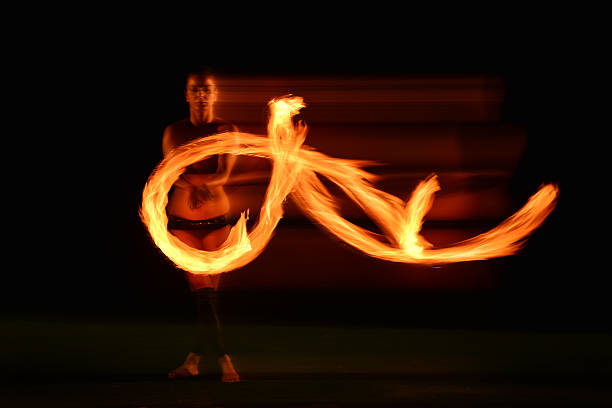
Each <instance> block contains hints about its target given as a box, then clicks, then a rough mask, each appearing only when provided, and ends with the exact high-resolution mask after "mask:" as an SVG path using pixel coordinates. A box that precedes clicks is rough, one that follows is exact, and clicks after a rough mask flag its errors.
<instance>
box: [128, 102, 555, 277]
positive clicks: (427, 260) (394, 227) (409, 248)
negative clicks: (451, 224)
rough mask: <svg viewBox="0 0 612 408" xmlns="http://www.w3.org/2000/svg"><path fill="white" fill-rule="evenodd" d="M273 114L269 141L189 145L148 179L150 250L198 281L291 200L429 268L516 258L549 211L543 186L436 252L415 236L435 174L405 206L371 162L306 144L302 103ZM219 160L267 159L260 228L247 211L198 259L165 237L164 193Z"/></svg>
mask: <svg viewBox="0 0 612 408" xmlns="http://www.w3.org/2000/svg"><path fill="white" fill-rule="evenodd" d="M269 107H270V119H269V122H268V136H267V137H266V136H258V135H253V134H249V133H243V132H226V133H221V134H217V135H214V136H208V137H206V138H201V139H198V140H195V141H193V142H191V143H188V144H186V145H183V146H181V147H179V148H177V149H175V150H174V151H173V152H172V153H171V154H169V155H168V156H167V157H166V158H165V159H164V160H163V161H162V162H161V163H160V164H159V165H158V166H157V167H156V169H155V170H154V171H153V173H152V174H151V176H150V177H149V179H148V181H147V183H146V185H145V188H144V191H143V199H142V207H141V209H140V216H141V219H142V221H143V222H144V224H145V225H146V226H147V228H148V230H149V233H150V234H151V237H152V239H153V241H154V242H155V244H156V245H157V246H158V247H159V249H160V250H161V251H162V252H163V253H164V254H165V255H166V256H167V257H168V258H169V259H170V260H171V261H172V262H174V263H175V264H176V266H177V267H179V268H181V269H184V270H186V271H188V272H191V273H195V274H219V273H223V272H227V271H231V270H234V269H237V268H240V267H242V266H244V265H246V264H248V263H249V262H251V261H252V260H253V259H255V258H256V257H257V256H258V255H259V254H260V253H261V252H262V251H263V250H264V249H265V247H266V245H267V244H268V242H269V241H270V239H271V238H272V235H273V233H274V229H275V228H276V225H277V224H278V222H279V221H280V219H281V218H282V216H283V202H284V201H285V199H286V198H287V196H289V195H290V196H291V198H292V199H293V200H294V201H295V202H296V204H297V205H298V206H299V207H300V209H301V210H302V211H303V212H304V214H306V215H307V216H308V217H309V218H310V219H312V220H313V221H315V222H316V223H317V224H318V225H321V226H322V227H324V228H325V229H327V230H328V231H329V232H330V233H332V234H333V235H335V236H336V237H338V238H339V239H341V240H343V241H345V242H346V243H348V244H349V245H352V246H353V247H355V248H357V249H358V250H360V251H362V252H364V253H365V254H367V255H369V256H372V257H375V258H379V259H383V260H387V261H392V262H403V263H411V264H429V265H439V264H444V263H452V262H464V261H473V260H484V259H490V258H495V257H502V256H508V255H512V254H515V253H516V252H517V251H519V250H520V249H521V247H522V246H523V245H524V242H525V240H526V239H527V237H528V236H529V235H530V234H531V233H532V232H533V231H534V230H535V229H537V228H538V227H539V226H540V225H541V224H542V222H544V220H545V219H546V217H547V216H548V215H549V214H550V213H551V212H552V210H553V209H554V208H555V204H556V199H557V196H558V194H559V189H558V187H557V186H556V185H554V184H546V185H543V186H542V187H540V189H539V190H538V191H537V192H536V193H535V194H534V195H532V196H531V197H530V198H529V200H528V201H527V203H526V204H525V205H524V206H523V207H522V208H521V209H519V210H518V211H517V212H516V213H514V214H513V215H512V216H510V217H509V218H507V219H506V220H504V221H503V222H502V223H500V224H499V225H498V226H496V227H495V228H493V229H491V230H489V231H487V232H485V233H482V234H480V235H477V236H475V237H473V238H470V239H468V240H465V241H461V242H459V243H457V244H454V245H451V246H447V247H443V248H434V246H433V245H432V244H431V243H430V242H428V241H427V240H426V239H425V238H424V237H423V236H422V235H420V231H421V227H422V224H423V217H424V216H425V215H426V214H427V212H428V211H429V210H430V209H431V207H432V204H433V199H434V194H435V192H436V191H438V190H440V186H439V183H438V181H437V177H436V175H431V176H429V177H428V178H426V179H425V180H423V181H422V182H421V183H420V184H419V185H418V186H417V187H416V188H415V190H414V191H413V193H412V195H411V197H410V199H409V200H408V201H407V202H405V201H404V200H402V199H401V198H399V197H396V196H394V195H392V194H388V193H386V192H384V191H381V190H379V189H377V188H375V187H374V185H373V182H374V181H375V179H376V178H377V176H376V175H374V174H371V173H368V172H366V171H365V170H363V169H362V167H364V166H365V165H366V164H369V163H368V162H365V161H357V160H346V159H338V158H333V157H329V156H326V155H325V154H323V153H320V152H318V151H316V150H314V149H312V148H310V147H308V146H303V143H304V140H305V138H306V133H307V130H308V128H307V126H306V125H305V124H304V123H302V122H299V123H298V124H294V123H293V121H292V118H293V116H295V115H296V114H297V113H298V112H299V111H300V109H302V108H303V107H305V104H304V101H303V99H302V98H301V97H298V96H287V97H282V98H278V99H273V100H271V101H270V102H269ZM237 140H239V143H237V142H236V141H237ZM217 154H232V155H248V156H256V157H262V158H267V159H270V160H272V161H273V166H272V173H271V177H270V184H269V187H268V189H267V191H266V195H265V199H264V202H263V204H262V207H261V210H260V215H259V218H258V221H257V223H256V224H255V225H254V226H253V228H252V229H251V231H250V232H247V227H246V221H247V218H248V213H245V212H243V213H242V214H241V215H240V218H239V219H238V222H237V223H236V224H235V225H234V226H233V227H232V228H231V231H230V234H229V236H228V238H227V240H226V241H225V242H224V243H223V245H222V246H221V247H220V248H219V249H218V250H216V251H202V250H198V249H195V248H192V247H190V246H189V245H187V244H185V243H183V242H182V241H180V240H179V239H178V238H177V237H175V236H174V235H172V234H171V233H170V232H168V228H167V225H168V217H167V215H166V205H167V203H168V192H169V191H170V188H171V187H172V185H173V184H174V182H176V180H177V179H178V178H179V176H180V175H181V174H182V172H183V171H184V170H185V168H186V167H187V166H189V165H191V164H193V163H195V162H198V161H200V160H203V159H205V158H207V157H209V156H212V155H217ZM316 173H319V174H320V175H322V176H324V177H326V178H327V179H329V180H331V181H332V182H333V183H335V184H337V185H338V186H339V187H340V188H341V189H342V190H343V191H344V192H345V193H346V194H347V195H348V197H350V198H351V199H352V200H354V201H355V202H356V203H357V204H358V205H359V206H360V207H361V208H362V209H363V211H364V212H365V213H366V214H367V215H368V216H369V217H370V218H371V219H372V220H373V221H374V222H375V223H376V224H377V225H378V226H379V228H380V229H381V231H382V232H383V233H384V238H386V239H381V238H380V235H379V234H375V233H373V232H372V231H369V230H367V229H364V228H362V227H359V226H357V225H355V224H353V223H351V222H349V221H347V220H346V219H344V218H343V217H342V216H341V215H340V213H339V212H338V209H337V208H336V206H335V203H334V198H333V196H332V195H331V194H330V192H329V191H328V190H327V188H326V187H325V186H324V185H323V183H321V181H320V180H319V178H318V177H317V174H316Z"/></svg>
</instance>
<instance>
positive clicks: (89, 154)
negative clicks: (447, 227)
mask: <svg viewBox="0 0 612 408" xmlns="http://www.w3.org/2000/svg"><path fill="white" fill-rule="evenodd" d="M235 24H238V23H235ZM291 26H292V25H291V24H288V23H287V24H282V25H277V26H274V27H273V29H271V30H269V31H265V32H263V33H259V34H260V35H257V36H253V35H249V33H251V32H245V33H243V35H238V34H237V35H236V37H233V38H232V36H230V35H229V34H224V35H208V36H207V35H205V34H201V37H202V38H205V39H207V40H208V39H210V41H188V40H187V39H189V40H194V36H195V34H193V33H191V32H190V33H185V37H188V38H187V39H186V40H177V41H170V40H168V39H167V38H166V36H165V35H164V34H160V32H159V30H157V31H156V32H155V35H150V34H149V33H139V32H138V31H137V30H135V32H132V31H131V30H129V29H128V31H129V32H128V33H125V34H121V35H118V34H117V33H116V32H114V33H113V32H112V29H111V28H110V27H107V28H106V29H105V30H101V31H100V32H99V34H96V35H93V36H87V40H86V41H82V42H79V41H77V39H78V38H77V37H78V32H76V31H71V32H69V33H64V34H63V35H61V36H60V38H58V39H57V40H54V41H50V42H48V43H46V45H45V46H43V47H41V48H36V49H30V50H28V52H27V53H26V51H25V50H21V53H20V55H24V54H27V59H23V60H21V64H19V65H17V66H16V67H17V68H18V70H19V71H20V72H19V76H18V77H17V76H16V77H15V78H19V79H18V80H16V81H14V82H15V83H14V84H13V85H16V88H17V90H18V92H17V93H18V96H17V97H16V99H15V105H16V107H17V109H16V110H17V113H16V116H15V119H14V123H19V124H20V125H18V126H17V127H16V129H17V130H16V131H14V132H13V134H16V135H17V136H16V137H14V138H10V139H11V141H12V142H13V143H11V144H10V147H9V148H7V153H8V156H13V155H14V156H15V157H17V158H21V157H22V155H23V154H24V152H25V151H31V150H32V149H33V150H35V152H36V153H35V154H34V155H33V157H32V156H27V158H25V159H24V160H20V162H25V163H24V164H20V165H12V166H10V168H9V170H8V171H7V175H8V177H7V178H8V179H9V180H8V182H9V185H8V187H7V190H6V192H7V197H15V196H16V197H19V198H18V199H17V200H6V201H7V202H8V204H9V206H10V207H11V208H10V210H9V212H7V214H8V215H9V222H10V224H11V225H15V226H12V227H11V230H12V231H13V233H12V234H11V235H13V236H14V240H13V243H17V245H15V246H14V247H13V246H12V245H11V246H10V247H9V251H8V253H7V254H6V263H5V267H4V269H5V275H6V276H8V279H7V280H6V281H5V285H3V286H4V289H3V292H4V296H3V303H4V306H3V309H4V311H5V312H6V313H7V314H19V313H30V314H36V315H38V314H43V315H44V314H45V313H47V312H52V313H55V314H57V315H59V316H63V317H70V316H72V315H83V314H85V315H91V316H93V315H98V314H100V313H102V314H106V315H110V316H112V317H113V318H120V317H122V316H126V315H130V314H132V313H135V314H137V315H139V316H141V317H143V316H147V317H153V318H156V316H161V315H163V312H164V310H165V311H168V310H169V311H170V312H169V313H170V315H173V316H177V315H180V313H181V311H183V310H185V309H184V308H185V307H186V304H185V301H184V300H182V299H183V297H184V295H185V294H186V293H187V289H186V287H185V283H184V281H183V280H182V277H181V276H179V275H175V276H174V277H171V276H172V275H171V274H169V273H168V271H169V270H172V266H171V265H170V264H169V262H168V261H167V260H165V258H164V257H163V255H161V254H160V253H159V252H158V251H156V250H155V248H153V247H152V244H151V242H150V241H149V239H148V237H147V234H146V231H145V229H144V228H143V226H142V225H141V222H140V220H139V218H138V207H139V205H140V199H141V192H142V188H143V186H144V183H145V182H146V179H147V177H148V175H149V173H150V172H151V170H152V169H153V168H154V166H155V165H156V164H157V163H158V162H159V160H160V159H161V152H160V143H159V142H160V135H161V131H162V130H163V128H164V126H166V125H167V124H168V123H171V122H172V121H175V120H178V119H181V118H183V117H184V116H185V112H186V105H185V103H184V101H183V93H182V92H183V81H184V74H185V71H186V70H187V69H188V68H190V67H192V66H194V65H198V64H208V65H212V66H214V67H215V68H216V69H217V70H218V71H220V72H228V73H234V74H243V75H251V74H253V75H258V74H261V75H321V76H325V75H347V76H351V75H352V76H355V75H380V76H384V75H437V74H440V75H453V74H494V75H498V76H500V77H502V78H503V80H504V84H505V87H506V92H507V93H506V102H505V105H504V111H503V120H504V121H507V122H511V123H517V124H519V125H521V126H524V127H525V129H526V130H527V133H528V135H529V139H528V146H527V150H526V152H525V155H524V157H523V159H522V162H521V165H520V167H519V170H518V172H517V174H516V175H515V177H514V183H513V199H514V200H516V203H521V202H524V201H525V199H526V198H527V197H528V196H529V195H530V194H531V193H532V192H533V191H535V189H536V188H537V187H538V186H539V185H540V184H542V183H543V182H549V181H552V182H556V183H558V184H559V186H560V189H561V196H560V199H559V204H558V207H557V208H556V209H555V211H554V213H553V214H552V215H551V216H550V218H549V219H548V220H547V222H546V224H545V225H544V226H543V227H542V228H541V229H540V230H539V231H538V232H537V233H536V234H535V235H534V236H533V237H532V239H531V241H530V245H529V246H528V247H527V248H526V250H525V251H523V252H522V253H521V254H520V255H518V256H515V257H512V258H511V259H510V258H508V259H505V260H504V261H503V262H507V263H508V265H509V268H510V269H511V270H512V271H513V273H512V275H511V276H508V277H506V278H504V280H503V282H504V283H503V285H502V286H501V287H500V288H499V289H498V290H496V291H495V292H491V293H485V294H479V296H481V297H480V298H478V299H480V300H479V302H485V303H486V304H487V305H491V307H493V306H492V305H499V304H505V305H506V306H504V311H505V313H504V317H505V318H506V320H504V322H507V323H508V324H515V323H516V322H517V321H520V320H521V319H527V320H528V323H527V324H529V325H530V326H532V327H536V328H546V327H549V326H554V327H562V328H609V323H608V322H607V319H606V317H607V311H608V309H609V306H608V305H609V301H608V299H607V297H608V292H609V289H608V288H609V286H608V284H609V280H610V278H609V277H608V276H609V274H608V272H607V271H606V269H607V268H606V266H605V265H606V263H605V262H603V261H601V262H600V257H599V255H597V254H594V251H593V250H592V248H591V246H592V241H593V240H597V239H598V238H596V237H595V236H594V235H592V233H591V231H595V230H596V229H597V228H598V227H599V225H600V220H601V218H602V217H605V215H604V214H602V213H599V212H597V211H595V210H594V209H593V210H592V211H587V212H586V213H585V209H587V210H591V209H590V208H589V206H588V205H582V204H581V201H580V200H581V199H582V197H584V194H586V195H587V196H589V197H590V198H591V199H593V198H594V195H593V194H592V193H591V194H589V193H588V192H586V191H585V189H587V188H588V187H587V186H585V185H583V184H579V182H581V178H583V177H585V176H586V174H585V173H587V174H588V172H586V171H583V170H581V169H583V168H584V164H583V163H585V162H589V160H588V157H585V156H584V154H583V153H580V154H579V155H578V148H577V147H576V148H575V146H574V145H575V144H578V145H581V146H582V147H583V146H586V147H587V149H586V150H587V154H589V152H588V150H592V152H591V153H593V154H594V153H595V151H596V150H597V139H596V136H595V135H592V134H590V133H589V132H587V131H586V130H585V129H586V128H585V126H586V125H587V124H586V123H585V122H584V119H583V116H582V114H583V112H584V110H586V107H585V104H584V103H583V102H584V100H585V99H584V98H583V97H582V89H583V87H584V82H585V71H587V72H586V74H588V69H586V70H585V69H584V65H583V64H582V63H580V59H581V58H582V57H581V54H580V53H579V52H577V51H575V49H574V48H573V47H571V44H568V40H567V39H566V38H565V37H562V36H559V37H554V36H551V35H549V34H546V33H547V31H546V30H544V34H543V35H537V34H536V35H532V34H531V32H530V33H529V34H527V33H526V32H524V31H523V32H522V34H517V31H518V30H516V31H514V32H507V31H506V30H505V29H501V28H499V27H498V28H496V24H495V23H494V22H492V23H491V24H489V25H487V26H485V27H482V28H481V27H478V28H473V30H472V31H470V32H469V33H468V32H464V31H463V30H462V31H461V35H458V32H457V31H456V30H453V29H450V30H448V32H446V31H443V30H440V29H439V27H438V26H435V25H434V26H432V27H430V29H429V30H423V31H417V32H412V31H410V32H409V31H405V30H404V29H403V27H404V26H401V25H397V24H389V25H385V24H382V23H380V22H379V23H378V25H376V26H375V27H373V26H368V25H367V24H364V25H361V26H358V25H356V26H355V27H350V28H349V27H345V26H342V27H337V28H334V29H333V30H330V31H319V30H317V25H316V24H315V23H314V22H310V24H309V25H308V26H307V28H304V29H303V30H302V31H301V32H300V33H299V34H295V33H293V32H291V31H290V28H291ZM215 28H218V27H209V29H208V31H207V32H211V31H212V32H215ZM109 30H110V31H109ZM220 37H222V38H220ZM195 39H196V40H199V37H197V38H195ZM24 62H25V63H24ZM21 68H23V69H21ZM579 68H580V69H579ZM22 115H23V116H22ZM577 132H578V133H577ZM577 134H579V135H580V137H577V136H576V135H577ZM577 155H578V156H579V157H578V158H576V156H577ZM24 176H26V177H25V179H24ZM517 205H518V204H517ZM22 217H23V218H22ZM602 221H603V220H602ZM13 248H14V249H13ZM17 254H19V255H17ZM16 256H19V260H18V261H17V262H13V261H12V259H13V258H14V257H16ZM602 258H603V256H602ZM162 282H163V283H162ZM345 295H346V296H348V297H347V299H352V300H351V301H350V303H351V305H353V306H354V305H357V304H359V302H360V299H361V297H362V296H363V294H362V293H358V292H353V293H348V294H345ZM276 296H278V297H279V299H280V298H281V297H282V296H283V294H282V293H277V294H276ZM285 296H286V297H294V295H293V294H291V295H290V294H285ZM307 296H308V295H307V294H303V295H302V297H299V299H300V301H302V300H304V299H305V298H307ZM483 296H484V298H483ZM329 298H337V296H336V295H329ZM400 298H407V296H400ZM410 299H411V300H410V302H412V303H411V305H413V306H414V305H416V306H419V305H421V306H422V307H423V309H427V307H425V306H424V305H429V306H431V304H432V303H437V304H439V305H443V306H440V309H444V308H448V307H451V306H455V307H459V306H460V305H464V306H465V305H468V306H465V310H468V309H469V307H470V306H469V304H470V302H471V301H472V302H473V300H470V299H474V297H473V296H468V295H465V296H459V297H457V295H455V294H448V293H441V292H440V293H438V292H436V293H429V292H422V293H412V294H411V296H410ZM483 299H484V300H483ZM278 302H279V303H280V302H281V300H279V301H278ZM419 302H421V303H419ZM322 303H324V302H322ZM379 305H380V308H383V309H384V308H385V307H386V306H385V305H384V304H381V303H380V302H379ZM321 307H324V306H321ZM459 308H460V307H459ZM364 309H365V306H364ZM430 309H431V308H430ZM436 310H438V309H436ZM431 313H434V314H435V312H431ZM306 315H307V313H306V312H304V313H302V315H301V316H306ZM340 315H342V313H340V314H338V315H336V317H337V316H340ZM534 316H535V317H534ZM391 320H393V319H391ZM430 322H431V321H430ZM435 322H436V321H434V323H430V324H434V325H435V324H436V323H435ZM438 322H439V324H440V325H445V324H448V321H447V320H443V319H440V320H438ZM421 323H422V322H421ZM415 324H420V323H415ZM460 324H462V323H460ZM465 324H468V323H465ZM502 324H503V322H502Z"/></svg>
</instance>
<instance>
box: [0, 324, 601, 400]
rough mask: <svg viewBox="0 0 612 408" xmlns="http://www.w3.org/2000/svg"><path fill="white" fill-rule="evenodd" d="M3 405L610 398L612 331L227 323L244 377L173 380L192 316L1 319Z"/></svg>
mask: <svg viewBox="0 0 612 408" xmlns="http://www.w3.org/2000/svg"><path fill="white" fill-rule="evenodd" d="M1 327H2V337H1V340H0V346H1V347H0V359H1V361H2V374H3V377H5V379H4V380H3V386H2V388H3V391H2V394H1V395H2V397H1V400H0V403H1V404H0V405H2V406H4V407H16V406H39V407H48V406H71V407H120V406H121V407H123V406H129V407H201V406H204V407H206V406H257V407H275V406H282V407H284V406H300V407H336V406H364V407H366V406H367V407H381V406H382V407H384V406H402V407H414V406H482V407H497V406H504V407H506V406H507V407H514V406H581V407H583V406H611V405H610V404H612V393H611V391H610V388H609V384H610V380H611V379H612V349H611V348H610V344H612V335H611V334H609V333H586V332H574V333H571V332H570V333H568V332H566V333H560V332H539V333H538V332H534V331H531V332H529V331H516V330H515V331H508V330H507V331H486V330H443V329H416V328H382V327H364V326H347V325H345V326H341V325H293V326H291V325H264V324H259V323H254V324H229V325H226V334H227V342H228V343H229V346H230V349H231V350H232V351H233V353H232V356H233V359H234V362H235V365H236V367H237V369H238V371H239V372H240V373H241V376H242V379H243V381H242V382H241V383H240V384H231V385H230V384H222V383H220V382H219V381H218V374H217V373H213V374H211V375H210V376H204V377H202V378H199V379H194V380H187V381H169V380H167V379H166V378H165V373H166V372H167V371H168V369H170V368H173V367H174V366H175V365H176V364H177V362H180V361H181V359H182V358H183V357H184V354H185V352H186V350H187V349H188V345H189V342H190V340H189V334H190V328H189V326H187V325H186V324H183V323H161V322H130V321H124V322H121V323H117V322H110V323H105V322H102V321H97V322H95V321H94V322H85V321H79V320H75V321H69V320H67V319H63V320H56V321H48V322H42V321H36V320H17V319H9V320H4V321H2V323H1Z"/></svg>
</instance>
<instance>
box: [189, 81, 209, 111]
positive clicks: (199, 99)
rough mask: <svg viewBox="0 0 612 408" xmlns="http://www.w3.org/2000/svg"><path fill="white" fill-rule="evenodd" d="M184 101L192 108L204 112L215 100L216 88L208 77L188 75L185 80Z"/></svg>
mask: <svg viewBox="0 0 612 408" xmlns="http://www.w3.org/2000/svg"><path fill="white" fill-rule="evenodd" d="M185 99H186V100H187V102H189V105H190V106H191V107H192V108H196V109H198V110H205V109H208V108H209V107H211V106H212V105H213V104H214V103H215V102H216V100H217V87H216V85H215V81H214V79H213V78H212V77H210V76H202V75H190V76H189V78H187V89H186V90H185Z"/></svg>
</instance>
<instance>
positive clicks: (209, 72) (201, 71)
mask: <svg viewBox="0 0 612 408" xmlns="http://www.w3.org/2000/svg"><path fill="white" fill-rule="evenodd" d="M192 75H194V76H203V77H209V76H212V77H216V76H217V74H216V71H215V69H213V67H211V66H210V65H195V66H192V67H189V68H188V69H187V71H186V72H185V81H186V80H187V79H189V77H190V76H192Z"/></svg>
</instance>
